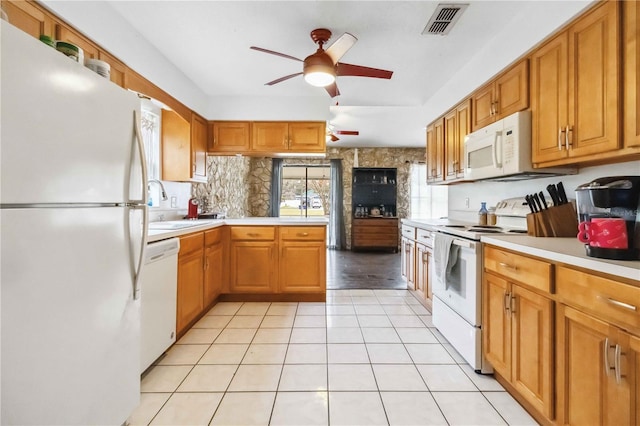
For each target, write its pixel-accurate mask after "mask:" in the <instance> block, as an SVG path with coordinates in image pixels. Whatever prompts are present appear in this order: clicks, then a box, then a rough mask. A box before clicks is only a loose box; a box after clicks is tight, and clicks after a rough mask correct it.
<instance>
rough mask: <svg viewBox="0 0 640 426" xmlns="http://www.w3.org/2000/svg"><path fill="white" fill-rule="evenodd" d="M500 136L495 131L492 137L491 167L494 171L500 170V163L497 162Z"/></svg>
mask: <svg viewBox="0 0 640 426" xmlns="http://www.w3.org/2000/svg"><path fill="white" fill-rule="evenodd" d="M501 136H502V132H500V131H496V132H495V134H494V137H493V145H492V146H491V147H492V150H493V167H494V168H496V169H499V168H502V163H499V162H498V137H501Z"/></svg>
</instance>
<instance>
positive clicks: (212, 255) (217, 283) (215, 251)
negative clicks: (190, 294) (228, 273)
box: [204, 242, 224, 307]
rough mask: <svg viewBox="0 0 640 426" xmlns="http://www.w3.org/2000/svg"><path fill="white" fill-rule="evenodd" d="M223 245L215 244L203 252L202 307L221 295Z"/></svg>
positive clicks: (220, 243)
mask: <svg viewBox="0 0 640 426" xmlns="http://www.w3.org/2000/svg"><path fill="white" fill-rule="evenodd" d="M223 268H224V262H223V244H222V242H217V243H215V244H212V245H210V246H208V247H206V248H205V250H204V306H205V307H207V306H209V305H211V304H212V303H213V301H214V300H216V297H218V296H219V295H220V293H222V273H223Z"/></svg>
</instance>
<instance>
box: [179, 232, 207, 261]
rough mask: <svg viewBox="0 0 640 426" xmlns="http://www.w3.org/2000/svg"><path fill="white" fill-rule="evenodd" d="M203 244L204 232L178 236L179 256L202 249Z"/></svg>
mask: <svg viewBox="0 0 640 426" xmlns="http://www.w3.org/2000/svg"><path fill="white" fill-rule="evenodd" d="M203 244H204V232H198V233H197V234H190V235H187V236H184V237H180V253H179V255H180V256H185V255H187V254H190V253H193V252H195V251H198V250H202V246H203Z"/></svg>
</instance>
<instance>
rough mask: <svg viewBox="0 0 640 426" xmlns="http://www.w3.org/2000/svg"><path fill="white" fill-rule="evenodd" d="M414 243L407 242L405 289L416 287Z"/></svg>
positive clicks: (411, 241)
mask: <svg viewBox="0 0 640 426" xmlns="http://www.w3.org/2000/svg"><path fill="white" fill-rule="evenodd" d="M415 256H416V242H415V241H413V240H407V257H406V260H407V288H408V289H414V288H415V287H416V257H415Z"/></svg>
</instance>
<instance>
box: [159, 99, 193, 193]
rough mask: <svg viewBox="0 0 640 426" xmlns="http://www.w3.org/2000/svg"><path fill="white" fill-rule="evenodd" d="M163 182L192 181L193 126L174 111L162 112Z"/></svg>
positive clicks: (164, 110)
mask: <svg viewBox="0 0 640 426" xmlns="http://www.w3.org/2000/svg"><path fill="white" fill-rule="evenodd" d="M160 142H161V146H162V180H169V181H176V182H186V181H190V180H191V170H192V169H191V164H192V159H191V125H190V123H189V122H188V121H187V120H185V119H184V118H182V117H181V116H180V115H178V114H177V113H176V112H174V111H170V110H166V109H163V110H162V121H161V131H160Z"/></svg>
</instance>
